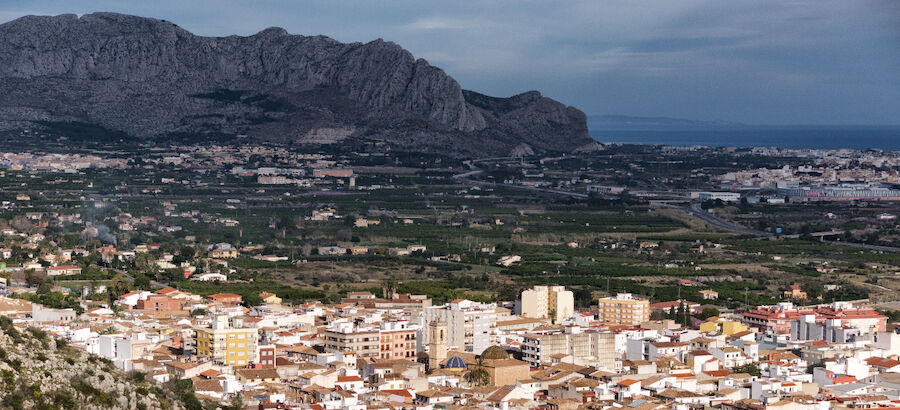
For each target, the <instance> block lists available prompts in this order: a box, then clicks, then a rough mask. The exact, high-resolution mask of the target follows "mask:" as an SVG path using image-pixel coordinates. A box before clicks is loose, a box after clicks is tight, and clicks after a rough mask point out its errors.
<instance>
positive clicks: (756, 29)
mask: <svg viewBox="0 0 900 410" xmlns="http://www.w3.org/2000/svg"><path fill="white" fill-rule="evenodd" d="M94 11H113V12H120V13H128V14H135V15H140V16H146V17H155V18H160V19H165V20H169V21H172V22H174V23H176V24H178V25H179V26H181V27H183V28H185V29H187V30H189V31H191V32H193V33H195V34H198V35H205V36H224V35H231V34H237V35H251V34H254V33H256V32H259V31H261V30H263V29H265V28H267V27H272V26H278V27H283V28H285V29H287V30H288V31H289V32H291V33H292V34H302V35H319V34H323V35H326V36H329V37H332V38H335V39H337V40H340V41H343V42H368V41H372V40H375V39H377V38H382V39H385V40H388V41H393V42H395V43H397V44H400V45H401V46H403V47H404V48H406V49H407V50H409V51H410V52H412V53H413V55H414V56H416V57H419V58H424V59H426V60H428V61H429V63H431V64H432V65H435V66H438V67H440V68H442V69H444V71H446V72H447V73H448V74H450V75H451V76H453V77H454V78H455V79H456V80H457V81H459V83H460V84H461V85H462V86H463V88H466V89H471V90H475V91H479V92H481V93H485V94H489V95H494V96H510V95H514V94H517V93H520V92H524V91H528V90H539V91H541V92H542V93H543V94H544V95H546V96H549V97H551V98H554V99H557V100H559V101H561V102H563V103H565V104H568V105H573V106H575V107H577V108H579V109H581V110H582V111H584V112H585V113H587V114H588V115H606V114H616V115H632V116H667V117H677V118H688V119H694V120H709V121H732V122H741V123H746V124H856V125H883V124H892V125H897V124H900V1H896V0H852V1H847V0H840V1H838V0H810V1H801V0H796V1H784V0H779V1H771V0H728V1H722V0H677V1H673V0H646V1H644V0H570V1H546V0H483V1H475V0H472V1H469V0H462V1H446V0H443V1H431V0H393V1H384V0H358V1H352V0H322V1H319V0H310V1H303V0H253V1H251V0H243V1H232V0H179V1H170V0H153V1H122V0H115V1H87V0H57V1H40V0H35V1H21V0H19V1H9V0H0V21H4V22H5V21H9V20H13V19H15V18H18V17H21V16H23V15H28V14H36V15H56V14H63V13H77V14H84V13H90V12H94Z"/></svg>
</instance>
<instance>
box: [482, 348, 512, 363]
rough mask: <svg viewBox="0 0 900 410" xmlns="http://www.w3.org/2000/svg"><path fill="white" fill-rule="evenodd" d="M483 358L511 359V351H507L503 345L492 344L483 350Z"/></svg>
mask: <svg viewBox="0 0 900 410" xmlns="http://www.w3.org/2000/svg"><path fill="white" fill-rule="evenodd" d="M481 358H482V359H485V360H488V359H509V353H506V350H504V349H503V348H502V347H500V346H496V345H495V346H491V347H489V348H487V349H484V351H483V352H481Z"/></svg>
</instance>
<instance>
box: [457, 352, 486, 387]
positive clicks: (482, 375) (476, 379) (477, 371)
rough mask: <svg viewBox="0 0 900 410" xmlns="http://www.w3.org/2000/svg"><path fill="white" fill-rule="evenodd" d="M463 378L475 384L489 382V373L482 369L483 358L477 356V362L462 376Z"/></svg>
mask: <svg viewBox="0 0 900 410" xmlns="http://www.w3.org/2000/svg"><path fill="white" fill-rule="evenodd" d="M463 379H464V380H465V381H466V382H467V383H469V384H472V385H475V386H486V385H488V384H489V383H490V382H491V375H490V374H489V373H488V371H487V370H485V369H484V359H483V358H481V357H480V356H479V357H478V364H476V365H475V367H474V368H473V369H472V370H469V372H468V373H466V374H465V375H464V376H463Z"/></svg>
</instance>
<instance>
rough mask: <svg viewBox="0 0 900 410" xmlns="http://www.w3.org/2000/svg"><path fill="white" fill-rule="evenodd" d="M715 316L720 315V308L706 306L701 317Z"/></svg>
mask: <svg viewBox="0 0 900 410" xmlns="http://www.w3.org/2000/svg"><path fill="white" fill-rule="evenodd" d="M714 316H719V309H716V308H706V309H703V312H701V313H700V318H701V319H709V318H711V317H714Z"/></svg>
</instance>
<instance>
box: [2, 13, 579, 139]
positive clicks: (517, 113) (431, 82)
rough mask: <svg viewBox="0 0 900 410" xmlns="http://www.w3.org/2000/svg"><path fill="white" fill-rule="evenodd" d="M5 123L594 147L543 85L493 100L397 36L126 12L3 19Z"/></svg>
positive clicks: (179, 134)
mask: <svg viewBox="0 0 900 410" xmlns="http://www.w3.org/2000/svg"><path fill="white" fill-rule="evenodd" d="M0 37H2V38H3V39H4V41H3V42H2V43H0V119H2V122H0V128H2V129H19V128H23V127H34V126H35V125H40V126H42V127H47V128H51V129H57V130H68V131H70V132H73V133H85V132H87V133H88V134H90V135H96V136H98V137H99V136H105V137H111V138H116V139H119V138H144V139H146V138H155V139H161V140H172V141H184V140H188V141H189V140H196V139H198V138H201V139H203V138H205V139H228V138H233V137H234V136H236V135H242V136H248V137H250V138H255V139H262V140H276V141H290V142H297V143H315V144H321V143H329V144H334V143H353V142H360V141H380V142H385V143H387V144H389V145H391V146H395V147H397V148H401V149H406V150H417V151H434V152H442V153H449V154H458V155H489V154H490V155H493V154H507V153H508V152H509V150H510V148H511V147H514V146H516V145H518V144H521V143H524V144H527V145H528V146H530V147H531V148H533V149H535V150H539V151H569V150H572V149H575V148H577V147H579V146H582V145H584V144H587V143H590V142H591V141H590V138H589V137H588V132H587V123H586V117H585V115H584V114H583V113H582V112H581V111H579V110H577V109H575V108H573V107H567V106H565V105H563V104H561V103H559V102H556V101H554V100H551V99H549V98H546V97H543V96H542V95H541V94H540V93H538V92H536V91H531V92H527V93H523V94H519V95H516V96H513V97H510V98H495V97H488V96H485V95H482V94H480V93H477V92H474V91H466V90H463V89H462V88H461V87H460V85H459V84H458V83H457V82H456V80H454V79H453V78H451V77H450V76H448V75H447V74H446V73H444V72H443V71H442V70H441V69H439V68H437V67H433V66H431V65H430V64H428V62H426V61H425V60H423V59H415V58H414V57H413V56H412V54H410V53H409V52H408V51H406V50H404V49H403V48H401V47H400V46H398V45H397V44H394V43H391V42H387V41H383V40H380V39H379V40H375V41H372V42H369V43H364V44H363V43H350V44H344V43H341V42H338V41H335V40H333V39H331V38H327V37H324V36H310V37H307V36H300V35H291V34H289V33H287V32H286V31H285V30H284V29H280V28H269V29H266V30H263V31H261V32H259V33H257V34H255V35H252V36H247V37H240V36H228V37H201V36H196V35H194V34H191V33H190V32H188V31H186V30H184V29H181V28H180V27H178V26H177V25H175V24H173V23H171V22H167V21H164V20H157V19H151V18H142V17H135V16H128V15H121V14H114V13H95V14H88V15H83V16H81V17H78V16H76V15H60V16H54V17H49V16H26V17H22V18H19V19H17V20H14V21H11V22H8V23H5V24H2V25H0Z"/></svg>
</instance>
